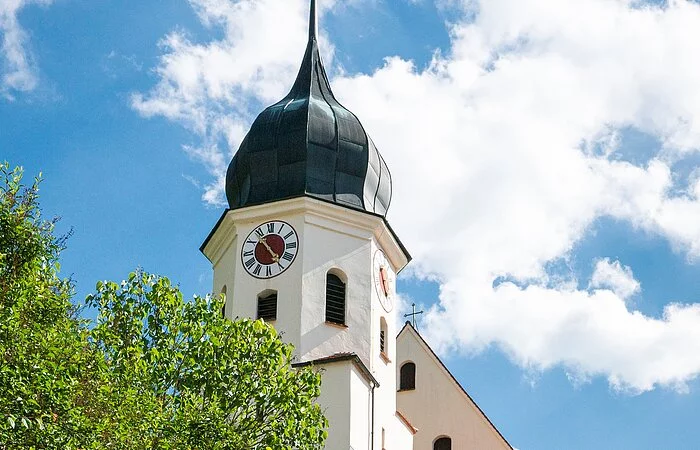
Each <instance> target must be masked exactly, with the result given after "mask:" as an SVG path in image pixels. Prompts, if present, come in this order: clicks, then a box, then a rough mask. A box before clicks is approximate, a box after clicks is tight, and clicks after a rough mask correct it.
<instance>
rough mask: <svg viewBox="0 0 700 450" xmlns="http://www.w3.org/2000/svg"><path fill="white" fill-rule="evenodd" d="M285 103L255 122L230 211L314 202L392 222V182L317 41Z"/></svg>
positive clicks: (232, 175) (235, 167) (239, 162)
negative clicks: (337, 89)
mask: <svg viewBox="0 0 700 450" xmlns="http://www.w3.org/2000/svg"><path fill="white" fill-rule="evenodd" d="M316 29H317V25H316V2H315V0H311V15H310V19H309V42H308V45H307V47H306V53H305V54H304V60H303V61H302V64H301V68H300V69H299V74H298V75H297V78H296V81H295V82H294V85H293V86H292V89H291V91H290V92H289V94H287V96H286V97H285V98H283V99H282V100H280V101H279V102H277V103H275V104H274V105H272V106H269V107H268V108H267V109H265V110H264V111H263V112H262V113H261V114H260V115H259V116H258V117H257V119H255V122H253V125H252V126H251V129H250V131H249V132H248V135H247V136H246V137H245V139H244V140H243V142H242V143H241V146H240V148H239V149H238V152H237V153H236V155H235V156H234V157H233V160H232V161H231V164H230V165H229V167H228V172H227V174H226V197H227V199H228V203H229V206H230V208H231V209H238V208H244V207H246V206H251V205H259V204H263V203H270V202H275V201H278V200H283V199H288V198H294V197H300V196H309V197H314V198H318V199H321V200H325V201H329V202H333V203H336V204H338V205H342V206H345V207H349V208H353V209H360V210H364V211H368V212H370V213H374V214H379V215H381V216H385V215H386V213H387V210H388V209H389V204H390V202H391V174H390V173H389V169H388V167H387V165H386V163H385V162H384V159H383V158H382V156H381V155H380V154H379V151H378V150H377V148H376V147H375V146H374V143H373V142H372V140H371V139H370V137H369V136H368V135H367V133H366V132H365V129H364V128H363V127H362V124H361V123H360V121H359V120H358V118H357V117H356V116H355V115H354V114H353V113H352V112H350V111H349V110H347V109H346V108H345V107H343V106H342V105H341V104H340V103H339V102H338V101H337V100H336V98H335V96H334V95H333V92H331V86H330V83H329V82H328V76H327V75H326V71H325V69H324V67H323V63H322V61H321V55H320V54H319V50H318V42H317V39H316V34H317V32H316Z"/></svg>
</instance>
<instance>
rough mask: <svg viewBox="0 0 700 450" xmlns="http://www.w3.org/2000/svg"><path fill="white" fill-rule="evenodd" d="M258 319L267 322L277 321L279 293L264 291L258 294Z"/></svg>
mask: <svg viewBox="0 0 700 450" xmlns="http://www.w3.org/2000/svg"><path fill="white" fill-rule="evenodd" d="M258 319H263V320H264V321H265V322H272V321H273V320H277V291H271V290H267V291H263V292H261V293H260V294H258Z"/></svg>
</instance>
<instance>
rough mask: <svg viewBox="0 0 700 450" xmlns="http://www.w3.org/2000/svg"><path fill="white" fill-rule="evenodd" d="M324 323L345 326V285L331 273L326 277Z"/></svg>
mask: <svg viewBox="0 0 700 450" xmlns="http://www.w3.org/2000/svg"><path fill="white" fill-rule="evenodd" d="M326 321H327V322H332V323H337V324H339V325H345V283H343V280H341V279H340V278H339V277H338V276H337V275H333V274H332V273H329V274H328V276H326Z"/></svg>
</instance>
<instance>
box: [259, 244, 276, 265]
mask: <svg viewBox="0 0 700 450" xmlns="http://www.w3.org/2000/svg"><path fill="white" fill-rule="evenodd" d="M259 241H260V242H262V243H263V245H264V246H265V248H266V249H267V251H268V252H270V256H272V260H273V261H274V262H279V260H280V256H279V255H278V254H277V253H275V251H274V250H272V247H270V244H268V243H267V241H266V240H265V238H260V239H259Z"/></svg>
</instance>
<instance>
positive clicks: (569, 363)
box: [0, 0, 700, 449]
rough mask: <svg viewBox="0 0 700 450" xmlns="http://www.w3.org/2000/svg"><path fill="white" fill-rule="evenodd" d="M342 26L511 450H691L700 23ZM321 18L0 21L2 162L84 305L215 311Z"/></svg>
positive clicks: (501, 21) (483, 21)
mask: <svg viewBox="0 0 700 450" xmlns="http://www.w3.org/2000/svg"><path fill="white" fill-rule="evenodd" d="M322 5H323V6H324V11H323V14H322V24H321V31H322V45H323V47H324V52H325V58H326V63H327V67H328V68H329V71H330V72H331V77H332V84H333V86H334V90H335V92H336V95H337V96H338V97H339V99H340V100H341V101H342V102H343V103H344V104H346V105H347V106H348V107H350V109H352V110H353V111H354V112H355V113H357V114H358V116H359V117H360V119H361V120H362V121H363V124H364V125H365V126H366V128H367V129H368V130H369V132H370V134H371V135H372V137H373V139H374V141H375V143H376V144H377V146H378V147H379V148H380V150H381V151H382V154H383V155H384V156H385V158H386V159H387V161H388V164H389V166H390V168H391V169H392V174H393V176H394V182H395V192H394V203H393V205H392V209H391V212H390V215H389V220H390V222H391V224H392V226H393V227H394V228H395V229H396V231H397V232H398V234H399V235H400V236H401V237H402V239H403V240H404V242H405V244H406V245H407V246H408V247H409V249H410V250H411V252H412V254H413V255H414V256H415V260H414V262H413V263H412V265H411V268H410V269H408V270H407V271H405V272H404V274H403V276H402V278H401V279H400V280H399V290H400V293H401V295H402V297H403V298H404V302H405V303H406V304H409V303H411V302H412V301H415V302H417V303H419V304H420V305H421V307H423V308H424V309H425V310H426V314H425V317H424V318H422V319H421V320H420V321H419V328H420V330H421V332H422V333H423V334H425V335H426V337H427V338H428V340H429V341H430V342H431V344H432V345H433V346H434V347H435V348H436V349H438V350H440V352H441V353H442V354H443V355H444V357H445V361H446V362H447V364H448V366H449V367H450V369H451V370H452V371H453V372H454V374H455V375H456V377H457V378H458V379H459V380H461V381H462V383H463V384H464V385H465V387H466V388H467V390H468V391H469V392H470V394H471V395H472V396H473V397H474V398H475V399H476V400H477V402H478V403H479V404H480V406H481V407H482V409H484V410H485V411H486V413H487V414H488V415H489V417H490V418H491V419H492V421H493V422H494V423H495V424H496V425H497V426H498V427H499V429H500V430H501V431H502V433H503V434H504V435H505V436H506V437H507V438H508V439H509V441H510V442H511V443H512V444H513V445H514V446H516V447H518V448H520V449H562V448H567V449H569V448H571V449H590V448H596V449H608V448H609V449H618V448H636V449H658V448H674V449H676V448H678V449H692V448H697V447H698V444H697V442H700V429H698V427H697V426H696V423H695V422H696V421H695V419H694V417H695V414H696V412H697V410H698V408H699V407H700V397H699V396H698V391H699V390H700V384H699V383H698V381H697V374H698V373H700V361H698V357H699V356H698V355H700V306H697V305H696V303H697V302H700V294H699V292H700V265H699V263H698V257H700V231H699V230H700V201H699V200H698V196H700V183H698V179H700V177H698V175H699V172H698V170H697V168H698V162H700V160H699V159H698V149H700V98H699V96H700V81H698V80H700V64H698V62H697V61H696V60H697V55H698V54H700V6H698V4H697V3H695V2H686V1H677V2H670V4H659V2H653V3H643V2H628V1H623V0H591V1H589V2H586V3H583V4H581V3H580V2H573V1H564V0H561V1H556V2H555V1H550V2H547V1H543V0H493V1H489V2H478V1H466V0H464V1H462V0H455V1H450V2H447V1H438V2H437V3H434V2H432V1H429V0H422V1H420V0H419V1H408V0H391V1H390V0H354V1H352V2H349V3H342V2H336V3H332V2H331V1H330V0H328V1H325V2H322ZM305 9H306V2H305V1H304V0H294V1H292V0H260V1H253V0H245V1H224V0H191V1H186V0H173V1H154V0H148V1H142V0H139V1H136V0H121V1H119V2H117V1H116V0H104V1H100V2H94V1H92V0H53V1H51V0H41V1H39V0H34V1H29V0H14V1H10V2H6V3H3V4H1V5H0V37H2V39H3V47H2V49H1V50H0V60H1V65H0V67H1V68H2V69H0V76H1V77H2V84H1V85H0V159H2V160H7V161H9V162H10V163H11V164H13V165H22V166H24V168H25V170H26V173H27V175H28V176H33V175H35V174H37V173H38V172H40V171H41V172H43V174H44V178H45V181H44V183H43V185H42V197H41V199H42V206H43V209H44V212H45V214H46V215H47V216H60V217H61V218H62V220H61V225H60V230H61V231H64V232H65V231H67V230H69V229H73V232H74V235H73V237H72V238H71V239H70V242H69V249H68V250H67V251H66V252H65V253H64V257H63V271H64V273H65V274H66V275H71V274H72V276H73V277H74V279H75V280H76V282H77V290H78V297H79V298H82V297H84V296H85V295H86V294H87V293H89V292H90V291H91V290H92V289H93V287H94V285H95V282H96V281H97V280H102V279H115V280H119V279H122V278H124V277H125V276H126V275H127V274H128V272H129V271H131V270H133V269H134V268H135V267H138V266H141V267H143V268H144V269H146V270H148V271H151V272H155V273H160V274H164V275H167V276H169V277H171V278H172V279H173V280H174V281H176V282H178V283H179V284H180V286H181V287H182V289H183V291H184V292H185V293H186V294H187V295H191V294H195V293H199V294H204V293H207V292H208V291H209V290H210V288H211V282H212V280H211V269H210V267H209V264H208V262H207V261H206V259H205V258H204V257H203V256H202V255H201V254H200V253H199V251H198V248H199V245H200V244H201V243H202V241H203V240H204V238H205V237H206V236H207V234H208V233H209V231H210V229H211V227H213V225H214V224H215V223H216V220H217V219H218V217H219V216H220V214H221V212H222V211H223V206H222V204H221V200H222V197H221V176H222V175H223V170H224V169H225V166H226V164H227V163H228V161H229V159H230V156H231V152H232V149H234V150H235V148H237V145H238V143H239V142H240V139H241V138H242V136H243V135H244V133H245V131H246V130H247V127H248V126H249V124H250V122H251V121H252V119H253V118H254V117H255V115H256V114H257V112H259V110H260V108H261V107H262V106H264V105H266V104H269V103H271V102H273V101H276V100H277V99H278V98H279V97H280V96H281V95H283V94H284V93H285V91H286V89H288V88H289V86H290V85H291V82H292V81H293V77H294V74H295V72H296V69H297V67H298V63H299V61H300V58H301V55H302V53H303V50H304V45H303V44H304V39H305V36H304V33H305V29H306V16H305ZM280 24H283V26H280ZM444 230H450V232H449V233H447V235H448V238H447V239H446V238H445V235H446V233H444Z"/></svg>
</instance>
